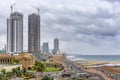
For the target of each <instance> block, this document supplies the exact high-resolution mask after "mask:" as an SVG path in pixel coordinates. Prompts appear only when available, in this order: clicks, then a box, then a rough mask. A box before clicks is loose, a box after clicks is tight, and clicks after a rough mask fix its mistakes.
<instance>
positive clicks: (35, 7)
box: [31, 5, 40, 14]
mask: <svg viewBox="0 0 120 80" xmlns="http://www.w3.org/2000/svg"><path fill="white" fill-rule="evenodd" d="M31 6H32V5H31ZM32 7H33V8H35V9H37V10H38V14H39V12H40V8H37V7H35V6H32Z"/></svg>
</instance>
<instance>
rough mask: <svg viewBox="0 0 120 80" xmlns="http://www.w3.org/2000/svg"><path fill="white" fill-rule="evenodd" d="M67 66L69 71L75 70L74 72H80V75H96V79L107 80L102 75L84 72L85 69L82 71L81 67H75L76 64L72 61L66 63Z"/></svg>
mask: <svg viewBox="0 0 120 80" xmlns="http://www.w3.org/2000/svg"><path fill="white" fill-rule="evenodd" d="M65 64H66V66H67V67H68V69H71V70H74V71H76V72H80V73H88V74H92V75H94V76H95V77H98V78H99V80H105V79H104V78H103V77H102V76H101V75H100V74H97V73H92V72H89V71H86V70H83V69H81V67H80V66H77V65H75V64H74V63H73V62H72V61H70V60H67V61H65Z"/></svg>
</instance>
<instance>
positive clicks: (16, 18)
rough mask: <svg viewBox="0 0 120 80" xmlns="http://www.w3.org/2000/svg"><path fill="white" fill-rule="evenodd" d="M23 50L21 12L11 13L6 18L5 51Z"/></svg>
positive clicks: (18, 51)
mask: <svg viewBox="0 0 120 80" xmlns="http://www.w3.org/2000/svg"><path fill="white" fill-rule="evenodd" d="M22 51H23V14H22V13H19V12H14V13H11V15H10V18H8V19H7V52H8V53H12V52H13V53H15V52H16V53H20V52H22Z"/></svg>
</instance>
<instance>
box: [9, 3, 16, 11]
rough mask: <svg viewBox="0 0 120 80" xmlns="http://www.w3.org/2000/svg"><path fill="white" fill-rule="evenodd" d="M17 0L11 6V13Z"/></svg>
mask: <svg viewBox="0 0 120 80" xmlns="http://www.w3.org/2000/svg"><path fill="white" fill-rule="evenodd" d="M15 4H16V2H15V3H14V4H12V5H11V6H10V8H11V13H12V12H13V6H15Z"/></svg>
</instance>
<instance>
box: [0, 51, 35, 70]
mask: <svg viewBox="0 0 120 80" xmlns="http://www.w3.org/2000/svg"><path fill="white" fill-rule="evenodd" d="M14 60H18V63H17V64H20V65H22V67H23V68H26V69H28V68H32V67H33V66H34V64H35V60H36V58H35V56H33V55H32V54H30V53H20V54H18V55H11V54H7V53H4V54H0V64H15V63H16V62H15V61H14Z"/></svg>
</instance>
